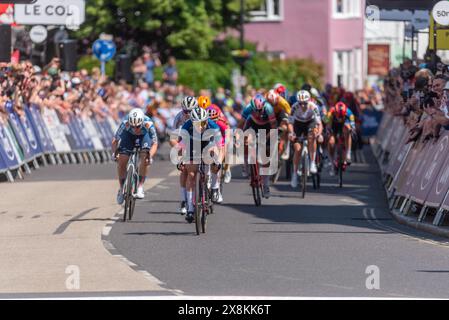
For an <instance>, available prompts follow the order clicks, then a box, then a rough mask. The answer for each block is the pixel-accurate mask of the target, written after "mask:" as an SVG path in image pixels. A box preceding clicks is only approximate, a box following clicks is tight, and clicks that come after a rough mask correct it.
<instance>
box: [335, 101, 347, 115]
mask: <svg viewBox="0 0 449 320" xmlns="http://www.w3.org/2000/svg"><path fill="white" fill-rule="evenodd" d="M347 112H348V107H347V106H346V104H344V103H343V102H341V101H340V102H337V103H336V104H335V114H336V115H337V117H338V118H344V117H346V113H347Z"/></svg>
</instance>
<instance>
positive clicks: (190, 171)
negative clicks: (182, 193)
mask: <svg viewBox="0 0 449 320" xmlns="http://www.w3.org/2000/svg"><path fill="white" fill-rule="evenodd" d="M185 166H186V172H187V179H186V190H187V192H186V193H187V213H188V214H191V213H193V212H194V210H195V208H194V206H193V194H194V192H195V178H196V174H197V172H198V164H193V163H189V164H186V165H185Z"/></svg>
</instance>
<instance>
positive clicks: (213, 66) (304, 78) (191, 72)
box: [154, 56, 323, 91]
mask: <svg viewBox="0 0 449 320" xmlns="http://www.w3.org/2000/svg"><path fill="white" fill-rule="evenodd" d="M177 68H178V73H179V79H178V83H179V84H183V85H185V86H187V87H190V88H192V89H194V90H195V91H198V90H200V89H212V90H216V89H217V88H219V87H224V88H228V89H232V88H231V73H232V70H233V69H234V68H238V65H237V64H235V63H233V62H228V63H218V62H213V61H204V60H179V61H178V63H177ZM162 69H163V68H162V67H159V68H156V69H155V73H154V75H155V79H156V80H162V72H163V71H162ZM245 74H246V76H247V78H248V83H249V84H250V85H251V86H253V87H255V88H258V89H259V88H272V87H273V86H274V85H275V84H276V83H278V82H281V83H283V84H284V85H286V86H287V88H288V89H289V90H298V89H299V88H300V87H301V86H302V85H303V84H304V83H305V82H308V83H310V84H312V85H313V86H314V87H316V88H322V85H321V79H322V76H323V68H322V66H321V65H320V64H317V63H316V62H314V61H312V60H310V59H290V60H273V61H268V60H267V59H265V58H263V57H262V56H256V57H255V58H254V59H252V60H250V61H249V62H248V63H247V65H246V68H245Z"/></svg>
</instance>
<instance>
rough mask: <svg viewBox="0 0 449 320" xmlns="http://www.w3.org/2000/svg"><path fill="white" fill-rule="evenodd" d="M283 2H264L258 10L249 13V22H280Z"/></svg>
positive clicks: (271, 0) (276, 0)
mask: <svg viewBox="0 0 449 320" xmlns="http://www.w3.org/2000/svg"><path fill="white" fill-rule="evenodd" d="M282 10H283V0H265V1H263V3H262V5H261V6H260V9H259V10H255V11H251V13H250V15H251V21H282V19H283V12H282Z"/></svg>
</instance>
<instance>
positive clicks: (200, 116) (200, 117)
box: [190, 107, 209, 122]
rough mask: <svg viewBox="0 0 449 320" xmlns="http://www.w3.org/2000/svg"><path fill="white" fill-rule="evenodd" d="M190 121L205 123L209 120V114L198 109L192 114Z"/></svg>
mask: <svg viewBox="0 0 449 320" xmlns="http://www.w3.org/2000/svg"><path fill="white" fill-rule="evenodd" d="M190 119H191V120H192V122H203V121H206V120H207V119H209V114H208V113H207V110H205V109H203V108H198V107H197V108H195V109H193V110H192V111H191V112H190Z"/></svg>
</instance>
